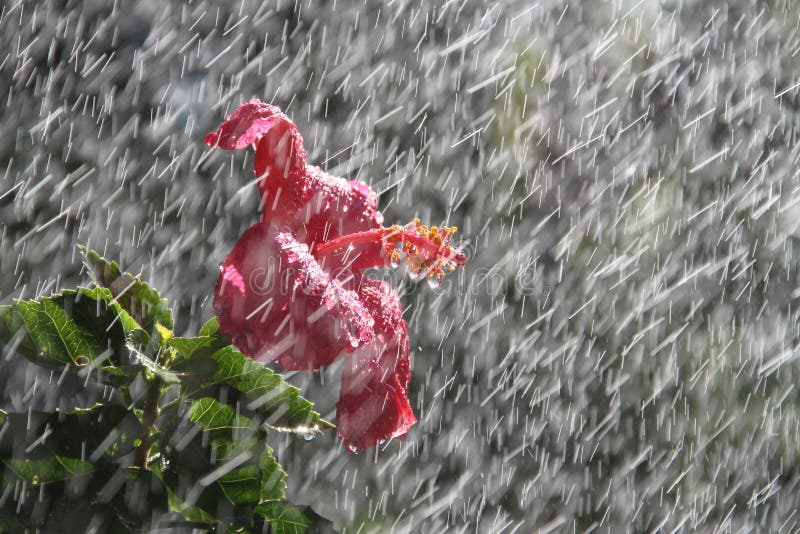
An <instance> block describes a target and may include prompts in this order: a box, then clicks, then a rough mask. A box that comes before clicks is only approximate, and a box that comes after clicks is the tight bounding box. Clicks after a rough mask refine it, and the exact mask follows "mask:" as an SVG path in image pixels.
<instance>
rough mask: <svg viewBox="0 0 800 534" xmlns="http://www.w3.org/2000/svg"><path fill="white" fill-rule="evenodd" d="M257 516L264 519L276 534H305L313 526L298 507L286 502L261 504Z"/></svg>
mask: <svg viewBox="0 0 800 534" xmlns="http://www.w3.org/2000/svg"><path fill="white" fill-rule="evenodd" d="M256 514H258V515H260V516H262V517H264V519H265V520H266V521H267V522H268V523H269V525H270V526H271V527H272V531H273V532H274V533H275V534H303V533H304V532H306V531H307V529H308V527H309V525H311V521H309V519H308V518H307V517H305V516H304V515H303V514H302V512H300V510H298V509H297V507H295V506H292V505H291V504H289V503H286V502H281V501H270V502H265V503H261V504H259V505H258V506H257V507H256Z"/></svg>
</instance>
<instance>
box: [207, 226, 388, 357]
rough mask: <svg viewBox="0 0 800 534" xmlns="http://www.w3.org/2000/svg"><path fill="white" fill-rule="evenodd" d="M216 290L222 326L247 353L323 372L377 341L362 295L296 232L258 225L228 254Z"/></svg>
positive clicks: (215, 310) (215, 302)
mask: <svg viewBox="0 0 800 534" xmlns="http://www.w3.org/2000/svg"><path fill="white" fill-rule="evenodd" d="M220 271H221V272H220V277H219V280H218V282H217V287H216V290H215V292H214V312H215V313H216V315H217V318H218V320H219V324H220V330H221V331H222V332H223V333H225V334H227V335H229V336H231V339H232V341H233V343H234V344H235V345H236V346H237V347H238V348H239V349H240V350H242V352H244V353H245V354H246V355H247V356H249V357H251V358H254V359H258V360H266V361H274V360H277V361H278V363H279V364H280V365H281V367H283V368H284V369H287V370H300V369H318V368H319V367H321V366H323V365H328V364H330V363H331V362H333V361H334V360H335V359H337V358H338V357H339V356H340V355H341V354H343V353H347V352H352V351H353V350H354V349H355V348H357V347H359V346H360V345H363V344H365V343H369V342H370V341H372V339H373V337H374V335H373V328H374V320H373V319H372V317H371V315H370V314H369V312H368V310H367V309H366V308H364V307H363V305H362V304H361V302H360V301H359V298H358V295H357V294H356V293H355V292H354V291H352V290H350V289H345V288H344V287H343V286H342V284H341V283H340V282H338V281H337V280H332V279H331V278H330V277H329V276H328V275H327V274H326V273H325V272H324V271H323V270H322V269H321V268H320V266H319V264H317V262H316V260H315V259H314V257H313V256H311V254H310V253H309V252H308V247H307V246H306V245H305V244H302V243H298V242H297V241H296V240H295V239H294V237H293V236H292V235H291V233H290V232H288V231H284V230H282V229H281V228H279V227H278V226H276V225H274V224H266V223H257V224H255V225H253V226H251V227H250V228H249V229H248V230H247V231H245V233H244V234H243V235H242V237H241V238H240V239H239V241H238V242H237V243H236V245H235V246H234V248H233V250H232V251H231V253H230V254H229V255H228V257H227V258H225V261H224V262H223V264H222V266H221V268H220Z"/></svg>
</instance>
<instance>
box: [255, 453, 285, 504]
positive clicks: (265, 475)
mask: <svg viewBox="0 0 800 534" xmlns="http://www.w3.org/2000/svg"><path fill="white" fill-rule="evenodd" d="M259 468H260V469H261V487H260V493H259V500H260V501H261V502H263V501H271V500H275V499H285V498H286V471H284V470H283V468H282V467H281V464H279V463H278V460H277V459H276V458H275V455H274V454H273V453H272V448H270V447H269V446H266V447H265V448H264V452H263V453H262V454H261V461H260V462H259Z"/></svg>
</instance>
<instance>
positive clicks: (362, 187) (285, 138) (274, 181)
mask: <svg viewBox="0 0 800 534" xmlns="http://www.w3.org/2000/svg"><path fill="white" fill-rule="evenodd" d="M205 142H206V144H207V145H209V146H212V147H213V146H219V147H220V148H224V149H226V150H237V149H243V148H247V147H248V146H250V145H255V158H254V164H253V170H254V172H255V174H256V176H258V177H259V182H258V187H259V190H260V191H261V197H262V201H263V207H264V211H263V214H262V217H261V220H262V221H264V222H275V223H279V224H286V225H288V226H290V227H291V228H292V230H294V232H295V233H296V235H297V237H298V240H300V241H301V242H304V243H313V242H320V241H324V240H326V239H332V238H334V237H338V236H340V235H344V234H349V233H354V232H360V231H363V230H369V229H371V228H378V227H380V225H381V224H382V223H383V216H382V215H381V213H380V212H379V211H378V196H377V195H376V194H375V192H374V191H373V190H372V189H370V188H369V186H368V185H367V184H365V183H363V182H359V181H355V180H353V181H349V182H348V181H347V180H344V179H343V178H339V177H337V176H332V175H330V174H327V173H325V172H323V171H322V170H321V169H320V168H318V167H314V166H310V165H306V151H305V150H304V149H303V137H302V136H301V135H300V132H298V130H297V126H296V125H295V124H294V122H292V121H291V119H289V117H287V116H286V115H285V114H283V113H282V112H281V110H280V109H279V108H277V107H275V106H271V105H269V104H265V103H263V102H261V101H259V100H256V99H254V100H250V101H249V102H245V103H244V104H242V105H241V106H239V107H238V108H237V109H236V110H235V111H234V112H233V113H231V114H230V115H229V116H228V117H227V119H226V120H225V122H224V123H222V125H220V127H219V128H218V129H217V131H215V132H212V133H210V134H208V135H207V136H206V138H205Z"/></svg>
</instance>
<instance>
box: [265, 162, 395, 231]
mask: <svg viewBox="0 0 800 534" xmlns="http://www.w3.org/2000/svg"><path fill="white" fill-rule="evenodd" d="M305 180H306V183H307V184H308V188H309V191H310V194H309V196H308V197H307V199H306V200H305V203H304V205H303V207H302V208H301V209H299V210H297V212H296V214H295V216H294V217H293V218H292V226H293V227H294V228H296V229H297V236H298V239H299V240H300V241H303V242H304V243H321V242H323V241H327V240H329V239H334V238H336V237H339V236H342V235H346V234H352V233H356V232H362V231H364V230H370V229H373V228H379V227H380V226H381V224H382V223H383V215H382V214H381V212H380V211H378V195H377V194H376V193H375V191H373V190H372V189H371V188H370V187H369V186H368V185H367V184H365V183H364V182H360V181H357V180H350V181H347V180H345V179H344V178H339V177H338V176H333V175H331V174H328V173H326V172H324V171H322V170H321V169H320V168H319V167H315V166H312V165H307V166H306V170H305ZM269 216H270V214H269V213H268V212H267V211H266V210H265V212H264V216H263V217H262V220H266V219H267V218H268V217H269Z"/></svg>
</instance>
